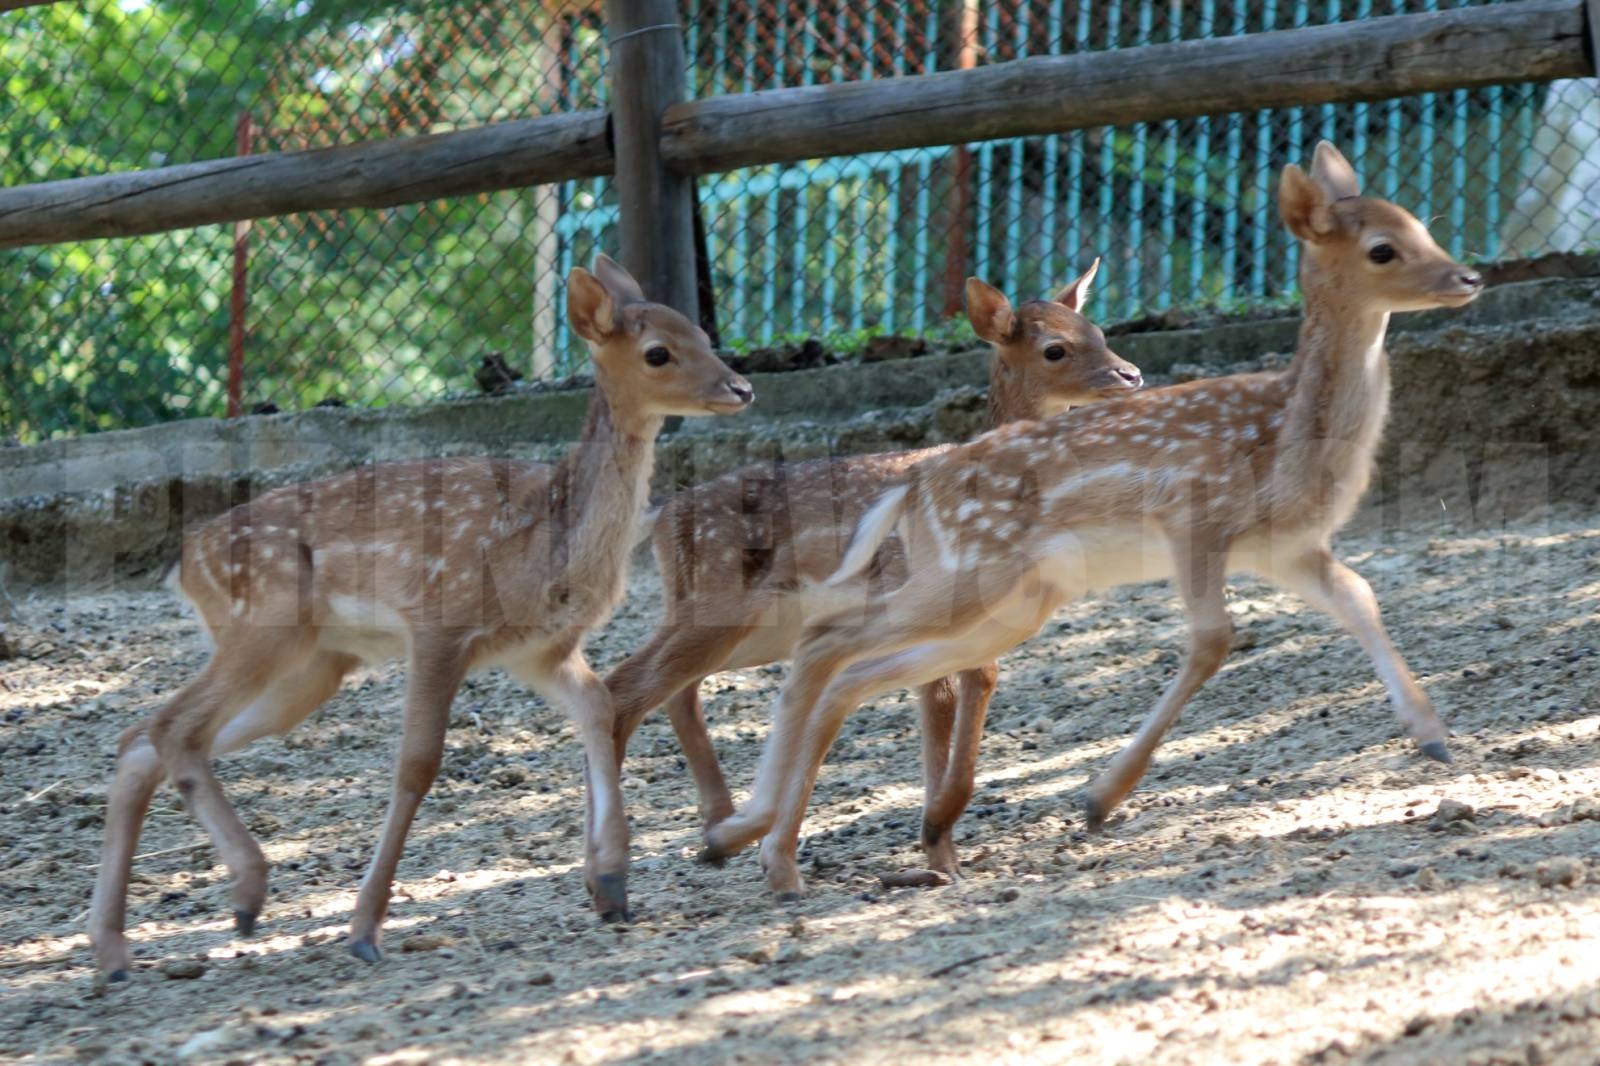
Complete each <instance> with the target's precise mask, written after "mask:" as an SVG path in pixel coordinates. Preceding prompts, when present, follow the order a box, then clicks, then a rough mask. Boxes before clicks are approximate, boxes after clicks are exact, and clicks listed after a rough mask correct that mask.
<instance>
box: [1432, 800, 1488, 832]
mask: <svg viewBox="0 0 1600 1066" xmlns="http://www.w3.org/2000/svg"><path fill="white" fill-rule="evenodd" d="M1477 819H1478V811H1477V809H1476V808H1474V807H1473V806H1472V805H1471V804H1467V803H1462V802H1460V801H1459V800H1453V799H1442V800H1440V801H1439V809H1438V810H1436V811H1434V812H1433V818H1432V820H1431V821H1430V822H1429V823H1428V828H1429V829H1434V830H1438V829H1443V828H1444V827H1445V826H1447V825H1450V824H1452V823H1454V822H1474V821H1477Z"/></svg>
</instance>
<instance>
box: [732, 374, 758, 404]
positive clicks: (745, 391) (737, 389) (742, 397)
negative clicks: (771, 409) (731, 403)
mask: <svg viewBox="0 0 1600 1066" xmlns="http://www.w3.org/2000/svg"><path fill="white" fill-rule="evenodd" d="M728 391H729V392H731V393H733V394H734V396H736V397H738V399H739V402H740V403H749V402H751V401H752V400H754V399H755V398H756V390H755V389H752V388H751V387H750V386H749V384H747V383H746V382H745V381H744V379H742V378H741V379H740V380H738V381H730V382H728Z"/></svg>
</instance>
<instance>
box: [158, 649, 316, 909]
mask: <svg viewBox="0 0 1600 1066" xmlns="http://www.w3.org/2000/svg"><path fill="white" fill-rule="evenodd" d="M256 628H257V629H258V630H259V633H258V634H255V636H256V638H257V639H256V640H255V641H254V643H249V644H247V643H246V642H243V641H237V642H233V643H225V644H223V645H222V647H221V648H220V649H219V650H218V652H217V654H216V655H215V656H214V657H213V658H212V660H211V661H210V662H209V663H207V664H206V668H205V669H204V670H203V671H201V673H200V676H199V677H197V678H195V680H194V681H193V682H191V683H190V684H188V685H186V686H185V687H184V688H183V689H182V690H181V691H180V692H179V693H178V694H177V695H176V696H174V697H173V698H172V701H171V702H170V703H168V704H167V705H166V706H165V707H163V708H162V709H161V710H160V711H158V712H157V713H156V714H155V716H154V717H153V718H152V719H151V720H150V723H149V725H148V727H147V728H146V735H147V736H149V738H150V743H151V744H152V745H153V746H154V747H155V750H156V751H157V752H158V753H159V754H160V756H161V765H162V768H163V769H165V771H166V774H167V777H169V778H171V780H172V783H173V784H174V785H175V786H177V789H178V793H179V795H181V796H182V797H183V802H184V806H185V807H186V808H188V810H189V813H190V814H192V815H193V816H194V817H195V820H196V821H198V822H199V823H200V824H201V826H203V827H204V828H205V831H206V834H207V835H208V836H209V837H210V838H211V842H212V844H213V845H214V846H215V847H216V849H217V854H218V856H219V857H220V858H221V859H222V861H223V863H224V864H225V865H226V866H227V867H228V872H229V874H230V875H232V877H233V889H232V892H231V895H232V899H233V913H234V923H235V924H236V925H237V926H238V928H239V931H240V932H242V933H248V932H250V931H251V930H252V929H253V928H254V927H255V921H256V916H257V915H259V914H260V913H261V906H262V904H263V903H265V902H266V898H267V857H266V855H264V854H263V853H262V851H261V845H260V844H258V843H256V840H255V838H254V837H253V836H251V835H250V830H249V829H248V828H246V827H245V824H244V822H243V821H242V820H240V818H239V813H238V812H237V811H235V810H234V809H233V805H232V804H231V803H229V802H228V796H227V793H226V792H224V791H223V788H222V782H221V781H219V780H218V779H217V775H216V771H214V770H213V769H212V767H211V751H212V747H213V744H214V742H215V740H216V737H217V736H218V734H219V733H220V732H221V731H222V730H223V729H224V728H225V727H226V726H227V725H228V723H229V722H230V721H232V720H233V719H234V718H235V717H237V716H238V715H239V714H240V712H242V711H244V710H246V709H247V708H249V707H250V706H251V705H253V704H255V703H256V701H257V700H258V699H260V698H261V697H262V696H263V695H264V694H265V693H266V692H267V690H268V688H269V686H270V685H271V683H272V682H274V681H276V680H277V679H278V678H280V677H284V676H288V675H289V674H290V673H291V672H293V671H295V670H298V669H300V668H301V667H302V665H303V664H304V662H305V661H306V659H307V658H309V648H308V641H309V640H311V639H314V638H313V637H312V635H311V634H310V633H309V632H308V631H303V630H297V629H291V628H288V627H279V626H266V625H263V626H257V627H256Z"/></svg>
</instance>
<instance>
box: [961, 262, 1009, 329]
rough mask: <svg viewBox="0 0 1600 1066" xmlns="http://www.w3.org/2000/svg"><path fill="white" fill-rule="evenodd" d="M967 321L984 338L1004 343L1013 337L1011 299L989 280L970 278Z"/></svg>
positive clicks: (968, 280) (968, 283)
mask: <svg viewBox="0 0 1600 1066" xmlns="http://www.w3.org/2000/svg"><path fill="white" fill-rule="evenodd" d="M967 321H969V322H971V323H972V332H974V333H976V334H977V335H978V336H979V338H981V339H982V340H986V341H988V342H989V343H990V344H1004V343H1005V342H1006V341H1007V340H1008V339H1010V337H1011V325H1012V318H1011V301H1010V300H1008V299H1006V294H1005V293H1003V292H1001V291H1000V290H999V289H997V288H995V287H994V286H993V285H990V284H989V283H988V282H986V281H980V280H979V279H977V278H968V279H967Z"/></svg>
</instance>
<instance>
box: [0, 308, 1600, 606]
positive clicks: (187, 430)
mask: <svg viewBox="0 0 1600 1066" xmlns="http://www.w3.org/2000/svg"><path fill="white" fill-rule="evenodd" d="M1297 326H1298V322H1297V320H1295V319H1292V318H1282V319H1268V320H1262V321H1255V322H1233V323H1224V324H1222V325H1217V326H1212V327H1209V328H1205V329H1188V330H1171V331H1165V332H1152V333H1140V334H1132V335H1127V336H1121V337H1115V338H1113V341H1112V343H1113V347H1115V348H1116V350H1117V351H1118V352H1119V353H1120V354H1122V355H1123V356H1125V357H1126V358H1128V359H1131V360H1132V361H1133V362H1135V363H1137V364H1138V365H1139V366H1140V367H1142V368H1143V369H1144V370H1145V371H1146V372H1147V374H1150V375H1151V376H1152V377H1153V378H1154V379H1155V380H1156V382H1159V381H1160V380H1162V379H1163V377H1166V378H1168V379H1170V377H1171V376H1172V375H1174V374H1176V375H1177V376H1178V377H1187V376H1196V375H1203V374H1208V373H1217V372H1222V371H1224V370H1227V369H1234V368H1237V367H1238V366H1239V365H1240V364H1244V365H1246V366H1248V365H1251V364H1252V362H1253V361H1254V362H1257V363H1259V361H1260V359H1261V357H1262V356H1263V355H1265V354H1266V353H1287V352H1289V351H1291V350H1292V348H1293V345H1294V336H1295V331H1296V329H1297ZM1390 351H1391V355H1392V358H1393V363H1394V386H1395V388H1394V403H1393V417H1392V419H1391V429H1390V433H1389V439H1388V443H1387V444H1386V447H1385V449H1384V451H1383V454H1382V456H1381V458H1380V477H1379V481H1378V488H1377V490H1376V491H1375V493H1374V494H1373V499H1374V501H1375V506H1378V507H1381V508H1382V510H1381V511H1380V512H1375V513H1380V514H1382V515H1386V516H1387V517H1388V518H1390V519H1393V520H1396V521H1404V520H1406V518H1407V516H1408V515H1412V514H1416V515H1421V514H1428V515H1433V516H1436V515H1437V514H1438V513H1439V511H1440V509H1441V508H1444V509H1446V510H1451V511H1453V512H1454V513H1455V514H1456V515H1457V516H1458V517H1459V516H1461V515H1470V516H1472V517H1473V518H1474V519H1476V520H1478V521H1482V522H1492V521H1494V520H1496V517H1497V516H1503V515H1504V514H1506V513H1507V512H1517V513H1522V512H1525V511H1526V510H1528V509H1529V508H1531V507H1536V506H1541V505H1543V504H1544V503H1545V502H1547V501H1552V500H1554V501H1562V502H1572V503H1577V504H1581V505H1585V506H1592V505H1594V504H1595V503H1597V502H1600V429H1597V422H1600V278H1593V277H1589V278H1575V279H1562V280H1546V281H1530V282H1523V283H1518V284H1511V285H1504V286H1500V287H1498V288H1495V289H1492V290H1490V291H1489V292H1488V293H1486V294H1485V295H1484V297H1483V298H1482V299H1481V300H1479V301H1478V302H1477V303H1476V304H1475V305H1473V306H1472V307H1471V308H1468V309H1467V310H1465V311H1459V312H1430V313H1427V314H1421V315H1410V316H1402V317H1400V318H1397V319H1396V320H1395V322H1394V326H1393V329H1392V332H1391V344H1390ZM1269 362H1271V360H1269ZM987 363H988V354H987V352H986V351H984V350H976V349H975V350H969V351H964V352H956V353H950V354H938V355H928V356H922V357H919V358H916V359H910V360H897V361H890V362H881V363H872V364H866V365H861V366H839V367H828V368H824V369H818V370H804V371H795V372H791V373H786V374H758V375H753V382H754V384H755V388H756V396H757V402H756V408H755V410H753V411H752V412H750V413H748V414H745V415H740V416H737V417H734V418H726V419H710V418H708V419H690V420H686V421H685V422H684V423H683V425H682V426H681V427H680V428H679V429H678V430H677V431H676V432H674V433H673V434H671V435H670V436H669V437H667V438H666V439H664V440H663V442H662V447H661V451H660V461H659V464H658V471H657V478H656V486H657V488H658V489H663V490H665V489H670V488H673V487H677V486H681V485H683V484H687V483H689V482H691V481H693V480H695V479H697V478H701V477H707V476H711V475H713V474H717V473H721V472H723V471H725V470H728V469H732V468H734V467H736V466H739V465H742V464H743V463H746V462H750V461H757V460H770V459H772V458H775V457H786V458H791V459H794V458H809V457H812V456H817V455H823V454H829V453H851V452H863V451H877V450H886V449H892V448H908V447H915V446H918V445H923V444H930V443H938V442H943V441H949V440H959V439H962V438H963V437H965V436H967V435H968V434H970V433H971V432H973V431H974V430H975V428H976V427H977V426H978V424H979V422H980V421H981V418H982V411H983V396H982V391H981V390H982V386H983V384H984V382H985V378H986V374H987ZM586 404H587V395H586V394H585V393H573V392H549V393H523V394H518V395H514V396H509V397H503V398H495V399H472V400H463V401H459V402H455V403H446V404H440V405H437V406H433V407H428V408H422V409H391V410H383V411H361V410H348V409H321V410H314V411H306V412H301V413H297V414H286V415H274V416H267V417H252V418H246V419H241V420H237V421H233V422H224V421H218V420H210V419H196V420H191V421H187V422H178V423H172V424H169V425H164V426H157V427H152V428H149V429H141V430H130V431H124V432H112V433H100V434H94V435H91V436H87V437H82V438H78V439H74V440H66V441H54V442H50V443H47V444H42V445H38V446H35V447H30V448H5V449H0V567H8V568H9V570H10V573H11V575H12V579H13V580H14V581H16V582H18V583H20V584H32V583H53V582H62V581H66V582H72V583H88V582H94V581H98V580H103V579H104V578H105V577H107V576H109V575H112V574H116V575H122V576H135V577H137V576H145V575H150V574H152V573H153V572H155V571H157V570H159V569H160V567H161V566H163V565H164V563H165V562H166V561H167V560H168V559H170V558H171V557H172V556H173V554H174V552H175V549H176V545H177V542H178V538H179V535H180V533H181V531H182V529H183V528H184V527H185V526H186V525H188V524H192V523H194V522H196V521H199V520H203V519H205V518H209V517H211V516H212V515H215V514H218V513H220V512H221V511H223V510H226V509H227V508H228V507H230V506H232V505H234V504H236V503H239V502H243V501H244V500H246V499H248V498H249V497H250V496H251V495H253V494H255V493H256V492H259V491H261V490H262V489H263V488H266V487H270V486H272V485H276V484H282V483H284V482H288V481H296V480H302V479H304V478H308V477H315V476H319V475H322V474H326V473H329V472H332V471H335V470H341V469H345V468H348V467H350V466H353V465H357V464H360V463H366V462H374V461H385V460H391V459H400V458H415V457H419V456H434V455H460V454H495V455H512V456H519V457H527V458H547V457H549V456H551V455H553V454H556V453H558V452H559V451H560V449H561V447H562V445H563V443H564V442H565V441H568V440H570V439H571V438H572V437H573V436H574V435H575V434H576V432H577V429H578V426H579V425H580V424H581V421H582V417H583V411H584V408H585V406H586ZM1371 517H1372V515H1370V514H1369V516H1368V520H1371Z"/></svg>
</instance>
